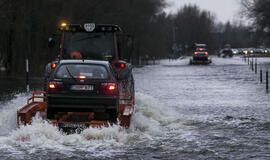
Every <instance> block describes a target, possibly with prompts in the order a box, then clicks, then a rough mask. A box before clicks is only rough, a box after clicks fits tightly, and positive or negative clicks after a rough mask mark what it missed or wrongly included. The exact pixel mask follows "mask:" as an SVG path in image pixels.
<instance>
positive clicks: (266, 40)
mask: <svg viewBox="0 0 270 160" xmlns="http://www.w3.org/2000/svg"><path fill="white" fill-rule="evenodd" d="M241 2H242V6H243V14H244V15H245V16H246V17H247V18H249V20H251V21H252V22H253V25H252V29H253V32H254V37H255V39H256V41H257V43H258V44H261V45H265V46H270V10H269V8H270V1H269V0H242V1H241Z"/></svg>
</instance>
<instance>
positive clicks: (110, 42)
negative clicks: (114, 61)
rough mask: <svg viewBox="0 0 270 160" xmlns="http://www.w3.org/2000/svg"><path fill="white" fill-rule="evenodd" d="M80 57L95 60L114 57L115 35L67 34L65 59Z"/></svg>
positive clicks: (98, 33)
mask: <svg viewBox="0 0 270 160" xmlns="http://www.w3.org/2000/svg"><path fill="white" fill-rule="evenodd" d="M74 56H77V57H74ZM79 57H81V58H83V59H93V60H108V58H112V57H114V39H113V33H107V32H94V33H87V32H66V33H65V38H64V47H63V58H64V59H70V58H79Z"/></svg>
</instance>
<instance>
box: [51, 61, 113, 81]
mask: <svg viewBox="0 0 270 160" xmlns="http://www.w3.org/2000/svg"><path fill="white" fill-rule="evenodd" d="M79 76H85V78H87V79H107V78H108V71H107V69H106V68H105V67H104V66H102V65H89V64H64V65H61V66H60V67H59V68H58V70H57V71H56V75H55V77H56V78H78V77H79Z"/></svg>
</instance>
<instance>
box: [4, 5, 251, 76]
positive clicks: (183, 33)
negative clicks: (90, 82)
mask: <svg viewBox="0 0 270 160" xmlns="http://www.w3.org/2000/svg"><path fill="white" fill-rule="evenodd" d="M164 7H166V3H165V1H164V0H0V13H1V14H0V15H1V16H0V22H1V27H0V42H1V43H0V67H2V68H3V67H5V68H6V71H7V72H6V73H7V74H8V75H10V76H13V75H23V74H24V68H25V59H26V58H29V62H30V74H31V75H37V76H40V75H42V74H43V71H44V68H45V65H46V64H47V63H48V62H49V61H52V60H54V59H55V57H56V56H57V54H58V53H57V50H56V49H55V50H52V49H49V48H48V47H47V40H48V37H49V36H50V35H51V34H52V33H55V32H56V29H57V27H58V25H59V24H60V22H61V21H67V22H69V23H86V22H94V23H109V24H118V25H120V26H121V27H122V28H123V29H124V31H125V33H128V34H131V35H133V37H134V51H133V55H132V58H133V59H138V57H139V56H140V57H142V58H143V57H145V55H149V57H167V56H168V55H169V54H171V53H172V52H173V51H172V45H173V44H177V46H178V48H179V50H178V51H179V53H177V54H188V53H189V51H190V49H191V46H192V45H193V44H194V43H195V42H197V43H206V44H208V45H209V47H210V48H211V49H212V50H214V49H219V48H221V47H222V46H223V45H224V44H226V43H232V42H233V44H234V45H235V47H237V46H244V44H247V43H248V42H247V41H248V39H249V32H248V31H246V29H245V27H242V26H239V25H238V26H236V25H231V24H216V22H215V18H214V16H213V15H212V14H211V13H210V12H208V11H202V10H201V9H199V7H197V6H192V5H188V6H185V7H183V8H181V9H179V11H178V12H177V13H175V14H169V15H168V14H166V13H164V12H163V9H164ZM236 34H237V35H239V37H240V38H239V40H238V39H236V38H234V37H233V36H235V35H236ZM241 37H243V39H244V40H246V41H244V40H243V39H242V38H241ZM246 37H248V38H246Z"/></svg>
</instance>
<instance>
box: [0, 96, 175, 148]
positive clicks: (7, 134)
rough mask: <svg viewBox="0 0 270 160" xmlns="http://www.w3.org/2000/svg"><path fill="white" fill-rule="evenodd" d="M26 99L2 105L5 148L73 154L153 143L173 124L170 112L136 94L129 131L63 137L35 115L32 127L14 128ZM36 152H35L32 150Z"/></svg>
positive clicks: (0, 120) (91, 131) (100, 130)
mask: <svg viewBox="0 0 270 160" xmlns="http://www.w3.org/2000/svg"><path fill="white" fill-rule="evenodd" d="M27 96H28V95H25V94H18V95H16V98H15V99H13V100H12V101H10V102H8V103H7V104H5V106H4V107H3V109H2V110H1V112H0V115H1V116H0V126H1V128H2V130H4V132H2V134H1V135H0V144H2V146H5V147H15V146H17V147H18V146H19V148H20V147H24V148H28V149H33V148H42V149H44V148H46V149H55V148H57V149H59V150H70V149H71V150H73V149H74V148H84V149H89V147H90V146H91V147H98V146H100V145H101V146H103V147H106V146H107V147H108V146H115V145H116V146H119V145H128V144H132V143H137V142H139V141H145V140H149V139H150V140H152V139H154V138H155V137H156V136H158V135H161V134H162V131H163V130H164V129H165V128H164V127H165V126H166V125H168V124H170V123H172V122H173V121H175V120H174V119H172V118H171V117H172V116H169V115H170V114H171V113H170V111H169V110H168V109H167V108H166V107H165V106H164V105H162V104H161V102H159V101H158V100H157V99H155V98H153V97H151V96H149V95H144V94H142V93H136V104H135V108H136V109H135V113H134V115H133V117H132V121H131V127H130V128H129V129H123V128H122V127H121V126H119V125H112V126H110V127H102V128H88V129H85V130H84V131H83V132H82V133H81V134H71V135H66V134H65V133H63V132H61V131H59V130H58V128H56V127H54V126H52V125H51V124H50V123H49V122H48V121H46V120H44V119H42V118H41V117H40V116H39V114H37V115H36V116H35V117H34V118H33V121H32V124H31V125H26V126H20V127H19V128H17V123H16V111H17V110H18V109H19V108H20V107H21V106H23V105H24V104H25V101H26V98H27ZM32 151H33V152H35V150H32Z"/></svg>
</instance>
